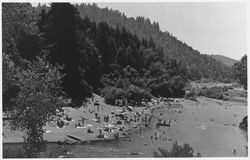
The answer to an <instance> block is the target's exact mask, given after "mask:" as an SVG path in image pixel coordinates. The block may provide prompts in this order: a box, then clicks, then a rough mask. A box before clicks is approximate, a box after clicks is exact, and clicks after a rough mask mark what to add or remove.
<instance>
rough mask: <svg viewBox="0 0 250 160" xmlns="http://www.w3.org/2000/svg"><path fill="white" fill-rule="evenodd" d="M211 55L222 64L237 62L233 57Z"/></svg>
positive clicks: (231, 64) (230, 64)
mask: <svg viewBox="0 0 250 160" xmlns="http://www.w3.org/2000/svg"><path fill="white" fill-rule="evenodd" d="M210 56H211V57H213V58H214V59H216V60H217V61H220V62H222V63H223V64H225V65H227V66H229V67H230V66H233V65H234V64H235V63H236V62H238V61H237V60H235V59H232V58H229V57H225V56H223V55H210Z"/></svg>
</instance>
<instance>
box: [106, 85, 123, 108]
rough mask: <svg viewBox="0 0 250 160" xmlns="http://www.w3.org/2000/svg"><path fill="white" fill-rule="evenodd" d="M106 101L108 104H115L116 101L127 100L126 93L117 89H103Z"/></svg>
mask: <svg viewBox="0 0 250 160" xmlns="http://www.w3.org/2000/svg"><path fill="white" fill-rule="evenodd" d="M103 94H104V99H105V102H106V103H107V104H112V105H114V104H115V100H116V99H120V98H125V97H126V95H125V91H124V90H123V89H121V88H116V87H105V88H104V89H103Z"/></svg>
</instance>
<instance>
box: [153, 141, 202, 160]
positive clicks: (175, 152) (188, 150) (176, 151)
mask: <svg viewBox="0 0 250 160" xmlns="http://www.w3.org/2000/svg"><path fill="white" fill-rule="evenodd" d="M154 157H201V154H200V153H197V155H194V149H193V147H191V146H190V145H189V144H186V143H185V144H183V145H179V144H178V143H177V141H176V142H174V143H173V146H172V149H171V150H166V149H164V148H158V152H155V153H154Z"/></svg>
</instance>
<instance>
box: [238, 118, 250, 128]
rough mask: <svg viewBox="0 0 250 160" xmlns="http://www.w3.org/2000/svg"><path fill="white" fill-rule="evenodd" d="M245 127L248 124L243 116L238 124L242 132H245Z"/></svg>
mask: <svg viewBox="0 0 250 160" xmlns="http://www.w3.org/2000/svg"><path fill="white" fill-rule="evenodd" d="M247 126H248V124H247V116H245V117H244V118H243V119H242V121H241V122H240V125H239V127H240V128H242V129H244V130H247Z"/></svg>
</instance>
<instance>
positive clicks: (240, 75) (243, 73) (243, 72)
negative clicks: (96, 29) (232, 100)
mask: <svg viewBox="0 0 250 160" xmlns="http://www.w3.org/2000/svg"><path fill="white" fill-rule="evenodd" d="M234 68H235V70H234V71H235V77H236V79H237V80H238V81H239V83H240V84H241V85H243V87H244V89H245V90H247V55H244V56H243V57H242V58H241V60H240V62H237V63H235V64H234Z"/></svg>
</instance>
